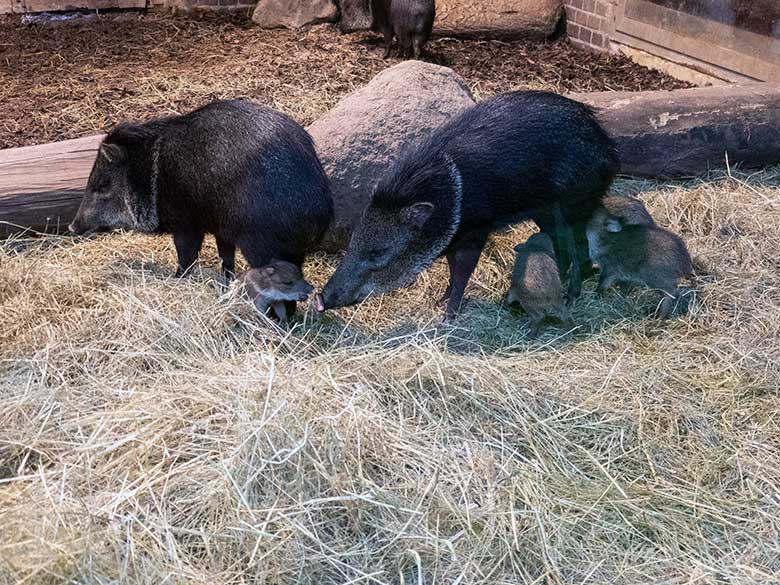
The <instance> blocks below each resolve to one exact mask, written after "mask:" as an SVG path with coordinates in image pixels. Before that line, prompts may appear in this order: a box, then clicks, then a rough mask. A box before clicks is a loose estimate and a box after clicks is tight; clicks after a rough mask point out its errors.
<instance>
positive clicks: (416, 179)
mask: <svg viewBox="0 0 780 585" xmlns="http://www.w3.org/2000/svg"><path fill="white" fill-rule="evenodd" d="M617 169H618V159H617V154H616V152H615V147H614V144H613V143H612V141H611V139H610V138H609V137H608V136H607V134H606V133H605V132H604V130H603V129H602V128H601V126H600V125H599V124H598V122H597V121H596V119H595V117H594V115H593V113H592V111H591V110H590V109H589V108H588V107H587V106H585V105H583V104H580V103H578V102H575V101H572V100H570V99H567V98H564V97H562V96H559V95H556V94H552V93H548V92H540V91H517V92H510V93H505V94H502V95H499V96H497V97H494V98H492V99H489V100H486V101H483V102H481V103H479V104H477V105H475V106H473V107H471V108H469V109H468V110H466V111H465V112H464V113H462V114H461V115H459V116H457V117H456V118H454V119H453V120H451V121H450V122H449V123H447V124H445V125H444V126H442V127H440V128H439V129H437V130H436V131H434V132H433V133H432V134H431V136H430V137H429V139H428V140H426V141H424V142H423V143H422V144H421V145H419V147H418V148H416V149H413V150H412V151H411V152H409V153H408V154H407V155H406V156H404V157H402V158H401V160H400V161H399V162H398V163H396V164H395V165H394V167H392V168H391V169H390V170H389V171H388V172H387V173H386V174H385V176H384V177H382V178H381V179H380V181H379V183H378V185H377V187H376V189H375V191H374V193H373V194H372V197H371V201H370V203H369V205H368V207H367V208H366V210H365V211H364V213H363V216H362V218H361V221H360V223H359V225H358V226H357V227H356V228H355V230H354V232H353V233H352V237H351V241H350V244H349V247H348V249H347V253H346V256H345V257H344V259H343V260H342V262H341V263H340V264H339V266H338V268H337V269H336V272H335V273H334V274H333V276H332V277H331V278H330V280H329V281H328V283H327V284H326V285H325V288H324V289H323V291H322V298H321V299H320V301H319V302H318V303H317V304H318V306H319V307H322V309H327V308H336V307H341V306H344V305H349V304H352V303H355V302H358V301H360V300H361V299H363V298H365V297H366V296H367V295H369V294H371V293H379V292H386V291H388V290H392V289H394V288H398V287H400V286H405V285H407V284H410V283H411V282H413V281H414V279H415V277H416V276H417V274H419V273H420V272H421V271H422V270H424V269H425V268H427V267H428V266H430V264H431V263H432V262H433V261H434V260H435V259H436V258H437V257H439V256H441V255H446V256H447V261H448V263H449V267H450V283H449V287H448V288H447V292H446V294H445V298H446V299H448V303H447V310H446V318H450V317H452V316H454V315H455V313H456V312H457V311H458V309H459V306H460V303H461V300H462V298H463V293H464V290H465V288H466V284H467V282H468V280H469V278H470V277H471V274H472V272H473V271H474V268H475V267H476V265H477V262H478V260H479V256H480V254H481V252H482V248H483V247H484V245H485V242H486V241H487V238H488V236H489V235H490V233H491V232H492V231H494V230H497V229H501V228H504V227H506V226H508V225H510V224H513V223H517V222H520V221H523V220H526V219H533V220H534V221H535V222H536V223H537V225H539V227H540V228H541V230H542V231H543V232H545V233H548V234H551V235H552V234H554V235H555V236H556V239H557V242H558V246H557V248H558V249H556V257H557V259H558V261H559V266H560V267H561V273H562V274H565V273H566V272H567V271H568V269H569V266H570V265H571V275H570V278H569V297H570V299H573V298H576V296H577V295H578V294H579V292H580V282H579V267H580V260H583V261H587V252H586V251H585V249H584V248H586V246H587V240H586V238H585V226H586V225H587V221H588V219H589V218H590V216H591V214H592V212H593V210H594V209H595V208H596V207H597V206H598V204H599V201H600V200H601V198H602V197H603V196H604V193H605V192H606V190H607V189H608V187H609V186H610V184H611V183H612V179H613V177H614V175H615V173H616V172H617ZM572 228H573V229H572ZM578 235H581V236H582V237H581V238H580V239H581V240H582V242H583V244H582V246H581V247H582V248H583V250H582V251H581V254H580V255H578V254H577V252H576V250H575V241H576V239H577V236H578ZM580 256H581V258H580Z"/></svg>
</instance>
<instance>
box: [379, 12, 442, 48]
mask: <svg viewBox="0 0 780 585" xmlns="http://www.w3.org/2000/svg"><path fill="white" fill-rule="evenodd" d="M371 12H372V15H373V19H374V26H375V27H376V28H378V29H379V30H380V31H381V32H382V35H383V36H384V38H385V54H384V58H385V59H387V58H388V57H389V56H390V52H391V50H392V45H393V36H395V38H396V39H397V40H398V52H399V53H400V55H401V56H402V57H406V56H409V55H413V56H414V58H415V59H419V58H420V56H421V55H422V52H423V47H424V46H425V43H426V42H428V38H430V36H431V31H432V30H433V21H434V19H435V18H436V2H435V0H371Z"/></svg>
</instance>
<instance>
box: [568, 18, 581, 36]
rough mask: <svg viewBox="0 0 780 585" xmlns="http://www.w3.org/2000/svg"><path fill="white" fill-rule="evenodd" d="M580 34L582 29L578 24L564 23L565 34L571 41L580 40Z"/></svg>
mask: <svg viewBox="0 0 780 585" xmlns="http://www.w3.org/2000/svg"><path fill="white" fill-rule="evenodd" d="M581 32H582V27H581V26H580V25H579V24H575V23H573V22H567V23H566V34H567V35H568V36H569V37H570V38H572V39H578V38H580V33H581Z"/></svg>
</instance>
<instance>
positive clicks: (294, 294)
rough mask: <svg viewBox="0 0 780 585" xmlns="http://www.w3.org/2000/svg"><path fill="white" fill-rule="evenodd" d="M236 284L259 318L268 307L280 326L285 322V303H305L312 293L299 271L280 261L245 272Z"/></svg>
mask: <svg viewBox="0 0 780 585" xmlns="http://www.w3.org/2000/svg"><path fill="white" fill-rule="evenodd" d="M239 282H240V285H241V286H243V288H244V290H245V291H246V293H247V295H249V298H250V299H252V302H253V303H254V304H255V307H256V308H257V310H258V311H260V313H261V314H262V315H265V314H266V313H267V312H268V308H269V307H270V308H271V309H272V310H273V311H274V313H275V314H276V316H277V317H278V318H279V320H280V321H281V322H282V323H286V322H287V310H286V307H285V301H286V302H295V301H305V300H306V299H307V298H309V295H310V294H311V293H312V291H313V290H314V287H312V285H310V284H309V283H308V282H306V281H305V280H304V278H303V274H302V273H301V270H300V268H298V267H297V266H296V265H295V264H291V263H290V262H284V261H282V260H272V261H271V262H269V263H268V264H267V265H265V266H263V267H261V268H252V269H251V270H247V271H246V272H244V273H242V274H241V276H239Z"/></svg>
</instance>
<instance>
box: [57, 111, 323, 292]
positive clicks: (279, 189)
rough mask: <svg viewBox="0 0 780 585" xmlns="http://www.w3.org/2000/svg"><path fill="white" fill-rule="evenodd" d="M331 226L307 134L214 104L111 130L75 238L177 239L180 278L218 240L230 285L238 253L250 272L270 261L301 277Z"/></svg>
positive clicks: (273, 115) (266, 115) (270, 116)
mask: <svg viewBox="0 0 780 585" xmlns="http://www.w3.org/2000/svg"><path fill="white" fill-rule="evenodd" d="M332 217H333V202H332V200H331V195H330V188H329V184H328V179H327V177H326V176H325V172H324V171H323V169H322V166H321V165H320V161H319V159H318V158H317V155H316V153H315V151H314V145H313V143H312V140H311V138H310V137H309V135H308V134H307V133H306V131H305V130H304V129H303V128H301V127H300V126H299V125H298V124H296V123H295V122H294V121H293V120H291V119H290V118H288V117H287V116H285V115H283V114H280V113H279V112H275V111H274V110H271V109H269V108H266V107H264V106H261V105H258V104H253V103H251V102H246V101H218V102H214V103H211V104H209V105H207V106H204V107H202V108H200V109H198V110H195V111H193V112H191V113H189V114H186V115H183V116H174V117H170V118H162V119H159V120H154V121H152V122H147V123H145V124H122V125H120V126H117V127H116V128H114V129H113V130H111V131H110V132H109V133H108V135H107V136H106V138H105V140H104V141H103V143H102V144H101V146H100V149H99V151H98V156H97V159H96V160H95V164H94V166H93V168H92V173H91V174H90V176H89V181H88V183H87V188H86V192H85V194H84V198H83V200H82V202H81V207H79V210H78V213H77V214H76V219H74V220H73V223H71V224H70V230H71V231H72V232H74V233H76V234H81V233H85V232H89V231H95V230H105V229H113V228H130V229H135V230H138V231H141V232H147V233H170V234H173V241H174V244H175V245H176V253H177V255H178V261H179V271H178V273H179V274H182V273H184V272H185V271H186V270H187V269H189V268H190V266H191V265H192V264H193V263H194V262H195V261H196V260H197V257H198V252H199V250H200V247H201V243H202V242H203V237H204V235H205V234H206V233H212V234H214V236H216V240H217V248H218V250H219V255H220V257H221V258H222V268H223V270H224V272H225V273H226V275H227V276H228V278H229V277H230V276H231V275H232V273H233V270H234V259H235V251H236V248H239V249H240V250H241V252H242V253H243V254H244V257H245V258H246V260H247V262H248V263H249V265H250V266H253V267H254V266H263V265H264V264H267V263H268V262H269V261H270V260H271V259H272V258H278V259H280V260H287V261H289V262H292V263H293V264H295V265H296V266H299V267H300V266H301V265H302V263H303V260H304V257H305V255H306V253H307V252H308V251H310V250H311V249H312V248H313V247H314V246H315V245H316V243H317V241H318V240H319V239H320V237H321V236H322V234H323V232H324V231H325V229H326V228H327V227H328V224H329V223H330V221H331V219H332Z"/></svg>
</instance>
